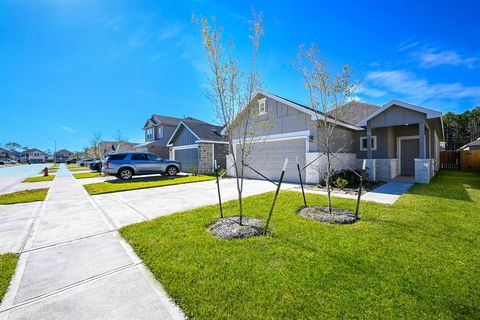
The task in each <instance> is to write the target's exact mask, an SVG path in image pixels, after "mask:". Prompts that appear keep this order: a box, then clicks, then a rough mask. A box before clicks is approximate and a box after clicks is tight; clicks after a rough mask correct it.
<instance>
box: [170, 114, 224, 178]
mask: <svg viewBox="0 0 480 320" xmlns="http://www.w3.org/2000/svg"><path fill="white" fill-rule="evenodd" d="M222 129H223V127H221V126H217V125H214V124H211V123H207V122H205V121H202V120H198V119H194V118H185V119H183V120H182V121H181V122H180V123H179V124H178V126H177V128H176V129H175V131H174V133H173V134H172V136H171V137H170V139H169V141H168V147H169V148H170V159H172V160H175V161H179V162H180V163H181V164H182V171H196V172H199V173H210V172H213V171H215V163H217V166H218V167H220V168H224V169H225V167H226V155H227V153H228V142H226V141H225V137H224V136H222V134H221V131H222Z"/></svg>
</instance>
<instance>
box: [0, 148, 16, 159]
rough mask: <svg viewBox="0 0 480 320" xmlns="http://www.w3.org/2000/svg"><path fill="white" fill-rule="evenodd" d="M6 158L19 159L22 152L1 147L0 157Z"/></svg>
mask: <svg viewBox="0 0 480 320" xmlns="http://www.w3.org/2000/svg"><path fill="white" fill-rule="evenodd" d="M4 158H6V159H14V160H18V159H19V158H20V152H18V151H12V150H7V149H4V148H0V159H4Z"/></svg>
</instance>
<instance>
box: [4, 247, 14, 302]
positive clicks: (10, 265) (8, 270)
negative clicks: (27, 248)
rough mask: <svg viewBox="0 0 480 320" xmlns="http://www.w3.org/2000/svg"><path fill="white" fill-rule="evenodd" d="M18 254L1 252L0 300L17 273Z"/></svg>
mask: <svg viewBox="0 0 480 320" xmlns="http://www.w3.org/2000/svg"><path fill="white" fill-rule="evenodd" d="M17 261H18V255H16V254H13V253H5V254H0V301H2V299H3V296H4V295H5V293H6V292H7V289H8V284H9V283H10V279H11V278H12V276H13V274H14V273H15V266H16V265H17Z"/></svg>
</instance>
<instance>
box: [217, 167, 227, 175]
mask: <svg viewBox="0 0 480 320" xmlns="http://www.w3.org/2000/svg"><path fill="white" fill-rule="evenodd" d="M226 175H227V170H225V169H223V168H220V169H218V176H219V177H223V176H226Z"/></svg>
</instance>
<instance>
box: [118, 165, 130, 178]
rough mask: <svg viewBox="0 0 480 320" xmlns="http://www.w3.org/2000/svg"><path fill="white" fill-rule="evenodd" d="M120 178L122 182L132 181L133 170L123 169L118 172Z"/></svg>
mask: <svg viewBox="0 0 480 320" xmlns="http://www.w3.org/2000/svg"><path fill="white" fill-rule="evenodd" d="M118 177H119V178H120V179H122V180H130V179H132V177H133V171H132V169H129V168H124V169H121V170H120V171H119V172H118Z"/></svg>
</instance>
